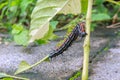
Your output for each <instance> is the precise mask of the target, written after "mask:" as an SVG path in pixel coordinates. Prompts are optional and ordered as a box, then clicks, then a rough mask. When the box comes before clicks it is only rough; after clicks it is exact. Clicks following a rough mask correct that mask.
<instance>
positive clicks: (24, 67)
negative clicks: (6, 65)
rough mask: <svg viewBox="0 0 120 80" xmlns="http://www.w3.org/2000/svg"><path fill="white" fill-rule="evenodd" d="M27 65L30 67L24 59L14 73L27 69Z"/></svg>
mask: <svg viewBox="0 0 120 80" xmlns="http://www.w3.org/2000/svg"><path fill="white" fill-rule="evenodd" d="M29 67H31V66H30V65H29V64H28V63H27V62H26V61H21V63H20V64H19V67H18V69H17V71H16V72H15V74H17V73H20V72H22V71H24V70H26V69H28V68H29Z"/></svg>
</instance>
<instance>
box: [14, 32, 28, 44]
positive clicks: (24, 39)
mask: <svg viewBox="0 0 120 80" xmlns="http://www.w3.org/2000/svg"><path fill="white" fill-rule="evenodd" d="M14 40H15V42H16V43H17V44H19V45H24V46H26V45H28V40H29V36H28V30H23V31H21V32H20V33H19V34H17V35H14Z"/></svg>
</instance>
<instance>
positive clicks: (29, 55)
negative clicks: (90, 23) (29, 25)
mask: <svg viewBox="0 0 120 80" xmlns="http://www.w3.org/2000/svg"><path fill="white" fill-rule="evenodd" d="M100 29H101V30H100ZM115 31H117V29H114V30H113V29H106V28H104V27H100V28H98V29H96V30H95V32H92V34H91V55H90V63H91V65H90V67H91V66H92V67H91V69H90V70H91V73H90V77H89V79H90V80H108V79H109V80H119V79H120V76H119V75H120V74H119V72H120V68H119V65H120V64H119V61H120V60H119V59H120V58H119V53H120V44H118V43H120V41H119V39H117V37H116V33H115ZM58 34H61V33H58ZM113 39H114V40H113ZM111 41H112V43H113V44H115V45H116V46H118V47H114V48H113V47H110V49H109V50H108V51H106V52H103V51H104V48H105V47H107V46H108V45H109V44H110V42H111ZM116 41H118V42H116ZM57 42H58V41H52V42H51V43H49V44H47V45H42V46H32V47H30V48H25V47H22V46H16V45H15V44H14V43H10V44H9V45H4V44H0V72H5V73H9V74H13V73H14V72H15V70H16V69H17V68H18V65H19V63H20V62H21V61H22V60H25V61H27V62H28V63H29V64H33V63H35V62H37V61H39V60H40V59H42V58H43V57H45V56H46V55H47V54H49V53H50V51H51V50H53V49H54V48H55V45H56V44H57ZM114 42H115V43H114ZM82 45H83V41H81V42H79V41H77V42H74V44H73V45H72V46H71V47H70V48H69V49H68V50H67V51H65V52H64V53H63V55H60V56H57V57H56V58H53V59H52V60H51V61H50V62H43V63H41V64H40V65H38V66H36V67H34V68H33V69H31V70H28V71H26V72H25V73H22V74H21V75H19V76H25V77H28V78H30V80H66V79H67V78H68V77H70V76H71V75H72V74H73V73H74V72H76V71H78V70H79V69H80V68H81V67H82V61H83V47H82ZM111 45H112V44H111ZM98 53H103V54H102V58H103V59H102V58H101V56H100V59H99V55H101V54H98ZM111 60H113V61H111ZM107 61H108V62H107ZM113 72H114V75H116V77H115V76H114V75H113ZM112 76H113V77H112ZM105 77H106V78H105ZM115 78H116V79H115Z"/></svg>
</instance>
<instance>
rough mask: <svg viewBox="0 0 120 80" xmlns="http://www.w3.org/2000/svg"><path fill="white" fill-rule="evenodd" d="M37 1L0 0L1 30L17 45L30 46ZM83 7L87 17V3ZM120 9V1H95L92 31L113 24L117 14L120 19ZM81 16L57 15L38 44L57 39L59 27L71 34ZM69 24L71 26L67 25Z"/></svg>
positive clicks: (83, 12) (82, 9)
mask: <svg viewBox="0 0 120 80" xmlns="http://www.w3.org/2000/svg"><path fill="white" fill-rule="evenodd" d="M36 1H37V0H0V30H1V29H2V30H3V31H7V32H10V33H12V35H13V39H14V40H15V42H16V43H17V44H20V45H24V46H25V45H27V44H28V42H27V41H26V40H28V38H29V36H28V32H29V31H28V29H29V27H30V16H31V13H32V10H33V8H34V6H35V4H36ZM84 1H85V0H81V2H84ZM81 5H82V8H81V11H82V14H84V16H85V13H86V9H87V3H86V4H81ZM85 5H86V6H85ZM119 7H120V1H118V0H95V1H94V5H93V12H92V21H93V24H92V27H91V31H94V29H95V28H96V27H97V26H99V24H101V23H102V24H103V23H104V22H106V21H107V22H108V23H112V18H113V16H114V15H115V14H117V17H118V18H119V17H120V14H119V13H120V12H118V9H119ZM79 16H80V15H73V14H67V15H64V14H57V15H56V16H54V18H53V19H52V20H51V21H50V27H49V31H48V33H46V35H45V38H43V39H41V40H37V41H36V43H37V44H42V43H47V42H48V41H46V40H47V39H49V40H52V39H56V38H57V36H56V35H55V34H53V31H54V30H55V27H57V29H59V30H62V29H68V33H69V32H70V31H71V29H72V28H70V27H71V26H70V25H72V26H73V24H75V23H76V21H80V20H77V19H79V18H81V17H79ZM68 23H70V24H69V25H67V24H68ZM63 26H64V27H63ZM24 34H25V35H24ZM50 35H52V36H50ZM49 36H50V37H49ZM25 37H26V38H25ZM17 38H18V39H17Z"/></svg>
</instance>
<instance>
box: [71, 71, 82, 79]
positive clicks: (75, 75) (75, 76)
mask: <svg viewBox="0 0 120 80" xmlns="http://www.w3.org/2000/svg"><path fill="white" fill-rule="evenodd" d="M80 76H81V71H78V72H76V73H75V74H74V75H73V76H72V77H71V78H70V79H69V80H76V79H77V78H78V77H80Z"/></svg>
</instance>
